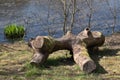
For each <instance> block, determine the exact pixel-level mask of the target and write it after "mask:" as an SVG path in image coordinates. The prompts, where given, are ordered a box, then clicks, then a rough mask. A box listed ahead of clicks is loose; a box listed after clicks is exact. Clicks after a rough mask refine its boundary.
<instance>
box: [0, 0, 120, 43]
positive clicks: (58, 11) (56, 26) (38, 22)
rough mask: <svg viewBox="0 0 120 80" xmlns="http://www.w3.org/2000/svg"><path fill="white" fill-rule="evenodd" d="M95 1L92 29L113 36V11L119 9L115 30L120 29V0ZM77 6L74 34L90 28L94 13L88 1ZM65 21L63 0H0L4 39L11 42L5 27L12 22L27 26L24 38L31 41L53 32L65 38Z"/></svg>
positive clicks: (81, 0)
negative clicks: (89, 22) (91, 11)
mask: <svg viewBox="0 0 120 80" xmlns="http://www.w3.org/2000/svg"><path fill="white" fill-rule="evenodd" d="M91 1H92V9H93V15H92V21H91V29H92V30H98V31H101V32H103V34H104V35H110V34H111V33H112V27H113V23H114V18H113V14H112V12H114V10H115V9H116V26H115V32H117V31H120V6H119V5H120V0H108V3H109V4H108V3H107V2H106V1H107V0H91ZM114 8H115V9H114ZM77 9H78V12H76V16H75V23H74V29H73V33H74V34H77V33H79V32H80V31H81V30H83V29H84V28H85V27H87V24H88V15H89V13H90V9H89V7H88V5H87V3H86V2H85V0H77ZM68 15H70V14H68ZM70 19H71V17H68V24H67V26H68V28H69V26H70ZM63 22H64V15H63V4H62V3H61V1H60V0H0V42H5V41H7V40H6V39H5V37H4V28H5V26H6V25H8V24H12V23H16V24H18V25H24V26H25V29H26V35H25V38H24V39H25V40H28V39H30V38H32V37H36V36H37V35H48V34H51V35H52V36H53V37H61V36H62V35H63V31H62V27H63Z"/></svg>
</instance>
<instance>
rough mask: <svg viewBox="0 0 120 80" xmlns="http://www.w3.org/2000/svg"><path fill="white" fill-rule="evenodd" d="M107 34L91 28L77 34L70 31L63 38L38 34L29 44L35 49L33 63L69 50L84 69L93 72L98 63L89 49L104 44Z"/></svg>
mask: <svg viewBox="0 0 120 80" xmlns="http://www.w3.org/2000/svg"><path fill="white" fill-rule="evenodd" d="M104 41H105V36H104V35H103V34H102V33H101V32H98V31H93V32H91V31H90V30H89V28H86V29H85V30H84V31H82V32H80V33H79V34H78V35H77V36H76V35H73V34H72V33H71V32H70V31H68V32H67V34H66V35H64V36H63V37H61V38H58V39H54V38H52V37H50V36H37V37H36V38H34V39H32V40H30V41H29V43H28V44H29V46H30V47H31V48H32V49H33V50H34V54H33V58H32V60H31V62H30V63H31V64H35V65H38V64H42V63H44V62H45V61H46V60H47V58H48V56H49V54H51V53H52V52H54V51H57V50H69V51H70V52H71V54H72V55H73V58H74V61H75V63H76V64H78V65H79V66H80V68H81V70H82V71H84V72H85V73H91V72H92V71H94V70H95V69H96V64H95V63H94V61H93V60H92V59H91V58H90V56H89V54H88V50H89V49H94V48H98V47H99V46H101V45H103V43H104Z"/></svg>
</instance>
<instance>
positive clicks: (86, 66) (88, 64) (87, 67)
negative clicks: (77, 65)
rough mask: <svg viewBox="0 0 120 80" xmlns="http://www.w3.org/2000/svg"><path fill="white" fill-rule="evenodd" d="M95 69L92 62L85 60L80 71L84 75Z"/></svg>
mask: <svg viewBox="0 0 120 80" xmlns="http://www.w3.org/2000/svg"><path fill="white" fill-rule="evenodd" d="M95 69H96V64H95V63H94V62H93V61H92V60H86V61H84V62H83V66H82V70H83V71H84V72H85V73H91V72H92V71H94V70H95Z"/></svg>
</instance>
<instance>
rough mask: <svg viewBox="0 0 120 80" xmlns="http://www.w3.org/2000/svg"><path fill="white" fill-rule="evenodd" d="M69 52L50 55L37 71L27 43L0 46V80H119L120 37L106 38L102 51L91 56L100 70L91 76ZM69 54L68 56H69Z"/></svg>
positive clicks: (119, 35) (118, 35)
mask: <svg viewBox="0 0 120 80" xmlns="http://www.w3.org/2000/svg"><path fill="white" fill-rule="evenodd" d="M68 53H69V52H68V51H59V52H55V53H53V54H51V55H50V57H49V59H48V60H47V62H46V63H45V64H44V65H43V66H41V67H39V68H34V67H31V66H30V65H29V61H30V59H31V56H32V50H31V49H30V48H28V47H27V44H26V43H24V42H17V43H14V44H1V45H0V80H88V79H89V80H119V79H120V69H119V68H120V34H118V33H116V34H114V35H112V36H109V37H106V41H105V44H104V45H103V46H102V47H100V50H99V52H96V53H94V54H92V55H91V58H92V59H93V60H94V61H95V62H96V64H97V69H96V70H95V71H94V72H93V73H91V74H85V73H83V72H82V71H81V70H80V68H79V67H78V66H77V65H76V64H75V63H74V62H73V61H71V60H70V59H69V58H70V55H69V54H68ZM66 54H68V55H67V56H66Z"/></svg>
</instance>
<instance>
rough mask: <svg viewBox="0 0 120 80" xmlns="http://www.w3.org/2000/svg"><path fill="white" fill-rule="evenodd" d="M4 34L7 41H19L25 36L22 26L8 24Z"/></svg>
mask: <svg viewBox="0 0 120 80" xmlns="http://www.w3.org/2000/svg"><path fill="white" fill-rule="evenodd" d="M4 34H5V36H6V38H7V39H21V38H23V36H24V34H25V29H24V26H19V25H16V24H10V25H8V26H6V27H5V29H4Z"/></svg>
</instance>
